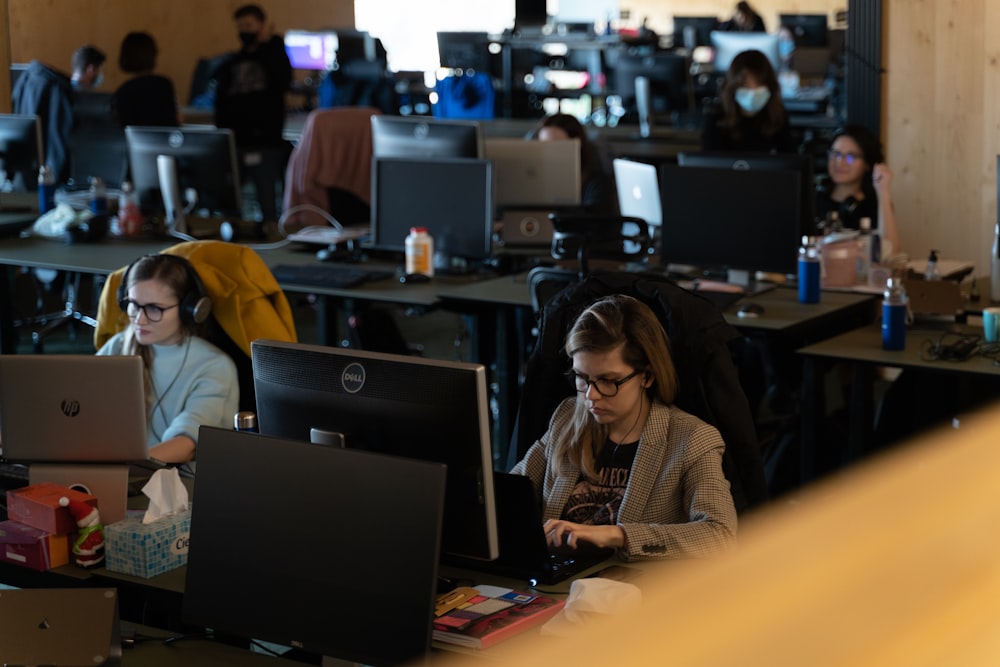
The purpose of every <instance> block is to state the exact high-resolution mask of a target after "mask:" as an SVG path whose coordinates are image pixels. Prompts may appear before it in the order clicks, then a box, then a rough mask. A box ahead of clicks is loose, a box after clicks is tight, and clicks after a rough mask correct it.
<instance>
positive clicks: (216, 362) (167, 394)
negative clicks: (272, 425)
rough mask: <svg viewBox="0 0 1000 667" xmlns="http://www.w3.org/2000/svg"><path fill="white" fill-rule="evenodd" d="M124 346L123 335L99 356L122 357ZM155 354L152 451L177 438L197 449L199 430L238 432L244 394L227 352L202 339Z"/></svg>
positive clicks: (148, 438)
mask: <svg viewBox="0 0 1000 667" xmlns="http://www.w3.org/2000/svg"><path fill="white" fill-rule="evenodd" d="M122 344H123V334H121V333H118V334H115V335H114V336H112V337H111V339H110V340H108V342H107V343H105V344H104V346H103V347H101V349H100V350H98V352H97V354H99V355H113V354H121V353H122V352H121V351H122ZM152 348H153V388H154V392H155V395H154V396H153V401H152V404H153V413H152V414H151V415H149V416H148V418H147V424H146V442H147V444H148V445H149V446H153V445H156V444H159V443H160V442H163V441H164V440H169V439H170V438H173V437H176V436H178V435H186V436H188V437H190V438H191V439H192V440H194V441H195V442H196V443H197V442H198V427H199V426H217V427H220V428H232V427H233V415H234V414H236V412H237V411H238V410H239V399H240V396H239V391H240V390H239V383H238V382H237V378H236V364H234V363H233V360H232V359H230V358H229V356H228V355H227V354H226V353H225V352H223V351H222V350H220V349H219V348H217V347H215V346H214V345H212V344H211V343H209V342H208V341H206V340H204V339H202V338H198V337H197V336H191V337H189V338H188V339H187V340H186V341H184V342H183V343H181V344H179V345H153V346H152Z"/></svg>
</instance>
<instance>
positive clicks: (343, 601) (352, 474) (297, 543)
mask: <svg viewBox="0 0 1000 667" xmlns="http://www.w3.org/2000/svg"><path fill="white" fill-rule="evenodd" d="M444 485H445V470H444V466H442V465H440V464H432V463H427V462H424V461H415V460H413V459H403V458H399V457H391V456H384V455H379V454H372V453H369V452H361V451H352V450H347V449H335V448H331V447H319V446H316V445H311V444H309V443H306V442H300V441H295V440H289V439H282V438H272V437H267V436H263V435H258V434H255V433H245V432H240V431H233V430H228V429H214V428H205V427H203V428H202V429H201V430H200V432H199V440H198V482H197V487H198V500H197V502H195V503H194V504H193V505H192V511H191V532H190V536H191V547H190V549H189V551H188V562H187V568H186V574H185V582H184V602H183V607H182V616H183V620H184V622H185V623H188V624H191V625H194V626H198V627H202V628H209V629H210V631H211V632H212V633H213V634H214V635H215V637H216V638H217V639H223V638H228V639H231V640H235V639H240V640H243V641H247V640H264V641H268V642H273V643H277V644H280V645H283V646H289V647H294V648H295V649H296V653H297V655H298V656H299V658H300V659H302V660H305V661H306V662H310V663H311V664H324V665H325V664H330V663H333V664H350V663H355V664H364V665H400V664H419V661H420V660H421V659H423V658H425V657H426V655H427V654H428V652H429V651H430V640H431V619H432V618H433V614H434V599H435V593H436V586H437V569H438V562H439V559H438V554H439V549H440V535H441V511H442V505H443V501H444ZM102 508H103V506H102ZM303 654H305V655H303ZM320 656H322V657H323V658H330V659H331V660H329V661H328V660H323V661H322V662H320V661H319V660H318V659H317V658H319V657H320ZM309 657H313V659H312V660H308V659H307V658H309ZM334 661H336V662H334ZM175 662H176V664H183V658H181V657H180V656H177V657H176V658H175Z"/></svg>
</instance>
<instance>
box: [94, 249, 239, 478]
mask: <svg viewBox="0 0 1000 667" xmlns="http://www.w3.org/2000/svg"><path fill="white" fill-rule="evenodd" d="M118 304H119V306H120V307H121V309H122V311H123V312H125V313H126V314H127V315H128V318H129V324H128V327H126V329H125V330H124V331H122V332H120V333H118V334H115V335H114V336H113V337H112V338H111V339H110V340H108V342H107V343H105V344H104V345H103V346H102V347H101V349H100V350H98V352H97V354H99V355H110V354H138V355H139V356H141V357H142V359H143V361H144V366H145V371H146V372H145V376H146V405H147V416H146V419H147V443H148V444H149V455H150V458H153V459H156V460H158V461H162V462H164V463H177V464H189V463H190V462H191V461H193V460H194V458H195V444H196V443H197V440H198V428H199V427H200V426H202V425H204V426H218V427H221V428H231V427H232V423H233V415H234V414H235V413H236V412H237V411H238V410H239V384H238V382H237V377H236V365H235V364H234V363H233V361H232V359H230V358H229V356H228V355H227V354H226V353H225V352H223V351H222V350H220V349H219V348H217V347H215V346H214V345H212V344H211V343H209V342H208V341H206V340H204V339H203V338H200V337H198V335H197V330H198V325H200V324H201V323H203V322H204V321H205V320H206V319H207V318H208V316H209V314H210V312H211V308H212V302H211V300H210V299H209V298H208V297H207V296H206V295H205V293H204V290H203V288H202V286H201V281H200V280H199V279H198V274H197V273H196V272H195V270H194V268H193V267H192V266H191V265H190V264H189V263H188V261H187V260H186V259H184V258H183V257H179V256H176V255H168V254H160V255H147V256H145V257H142V258H141V259H139V260H137V261H136V262H135V263H133V264H132V265H131V266H129V267H128V269H126V271H125V275H124V276H122V282H121V287H120V288H119V290H118ZM186 469H187V470H188V471H189V472H192V471H193V468H192V467H191V466H187V467H186Z"/></svg>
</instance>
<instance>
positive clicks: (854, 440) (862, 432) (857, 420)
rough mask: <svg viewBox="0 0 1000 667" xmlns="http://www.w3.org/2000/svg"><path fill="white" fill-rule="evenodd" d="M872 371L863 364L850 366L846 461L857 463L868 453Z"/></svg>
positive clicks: (871, 422) (870, 423)
mask: <svg viewBox="0 0 1000 667" xmlns="http://www.w3.org/2000/svg"><path fill="white" fill-rule="evenodd" d="M873 373H874V370H873V369H871V368H870V367H868V366H867V365H865V364H858V363H855V364H852V368H851V402H850V427H849V432H848V438H847V452H846V455H847V460H846V461H845V463H847V464H850V463H854V462H856V461H859V460H860V459H861V457H862V456H864V455H865V452H867V451H868V439H869V436H870V434H871V430H872V426H873V417H872V412H873V411H872V381H873V380H874V378H873Z"/></svg>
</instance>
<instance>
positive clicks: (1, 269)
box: [0, 266, 17, 354]
mask: <svg viewBox="0 0 1000 667" xmlns="http://www.w3.org/2000/svg"><path fill="white" fill-rule="evenodd" d="M10 271H11V269H10V267H8V266H0V354H14V353H15V352H17V340H16V338H15V337H14V334H15V332H14V303H13V302H14V295H13V294H12V293H11V282H10Z"/></svg>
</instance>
